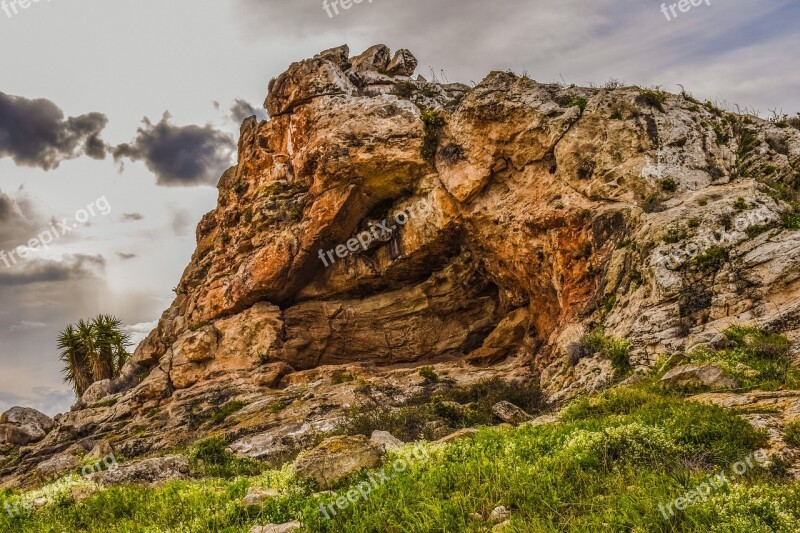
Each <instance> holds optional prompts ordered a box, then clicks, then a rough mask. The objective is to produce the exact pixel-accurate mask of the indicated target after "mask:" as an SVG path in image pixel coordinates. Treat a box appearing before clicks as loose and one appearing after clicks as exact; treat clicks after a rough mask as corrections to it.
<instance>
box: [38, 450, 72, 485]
mask: <svg viewBox="0 0 800 533" xmlns="http://www.w3.org/2000/svg"><path fill="white" fill-rule="evenodd" d="M79 466H80V461H78V458H77V457H75V456H74V455H72V454H69V453H64V454H61V455H56V456H55V457H53V458H51V459H48V460H47V461H44V462H41V463H39V464H38V465H37V466H36V470H37V471H38V472H39V473H40V474H41V475H42V476H43V477H44V478H45V479H55V478H57V477H61V476H63V475H64V474H67V473H69V472H72V471H74V470H77V468H78V467H79Z"/></svg>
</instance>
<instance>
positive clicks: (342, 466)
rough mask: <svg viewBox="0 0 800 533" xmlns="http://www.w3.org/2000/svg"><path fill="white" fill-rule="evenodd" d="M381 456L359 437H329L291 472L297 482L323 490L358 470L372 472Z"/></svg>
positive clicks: (367, 440) (308, 453)
mask: <svg viewBox="0 0 800 533" xmlns="http://www.w3.org/2000/svg"><path fill="white" fill-rule="evenodd" d="M383 454H384V450H383V447H382V446H380V445H377V444H375V443H372V442H370V441H369V439H367V438H366V437H364V436H363V435H358V436H354V437H331V438H328V439H325V440H324V441H322V443H320V444H319V446H317V447H316V448H314V449H313V450H310V451H309V452H307V453H306V454H304V455H302V456H301V457H299V458H298V459H297V461H295V463H294V471H295V473H296V474H297V476H298V477H300V478H307V479H313V480H315V481H316V482H317V484H318V486H319V488H321V489H323V490H325V489H330V488H333V487H334V486H335V485H336V483H338V482H339V481H341V480H342V479H344V478H346V477H347V476H349V475H350V474H353V473H355V472H358V471H359V470H361V469H362V468H375V467H376V466H378V465H379V464H380V462H381V456H382V455H383Z"/></svg>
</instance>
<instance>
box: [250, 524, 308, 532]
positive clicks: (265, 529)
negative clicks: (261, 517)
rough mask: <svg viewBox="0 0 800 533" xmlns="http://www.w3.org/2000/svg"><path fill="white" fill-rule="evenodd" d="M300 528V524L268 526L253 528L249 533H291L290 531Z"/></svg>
mask: <svg viewBox="0 0 800 533" xmlns="http://www.w3.org/2000/svg"><path fill="white" fill-rule="evenodd" d="M300 527H301V526H300V522H287V523H286V524H269V525H266V526H253V528H252V529H251V530H250V533H291V532H292V531H297V530H298V529H300Z"/></svg>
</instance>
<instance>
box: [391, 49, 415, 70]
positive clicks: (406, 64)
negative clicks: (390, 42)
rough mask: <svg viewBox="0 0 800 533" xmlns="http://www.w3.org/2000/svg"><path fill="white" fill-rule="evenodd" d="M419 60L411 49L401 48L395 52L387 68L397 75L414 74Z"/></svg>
mask: <svg viewBox="0 0 800 533" xmlns="http://www.w3.org/2000/svg"><path fill="white" fill-rule="evenodd" d="M418 64H419V61H417V58H416V57H414V54H412V53H411V52H410V51H409V50H406V49H405V48H401V49H400V50H398V51H397V52H396V53H395V54H394V58H392V60H391V61H390V62H389V66H387V67H386V70H387V71H388V72H389V74H392V75H395V76H413V75H414V71H415V70H417V65H418Z"/></svg>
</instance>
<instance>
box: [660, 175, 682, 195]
mask: <svg viewBox="0 0 800 533" xmlns="http://www.w3.org/2000/svg"><path fill="white" fill-rule="evenodd" d="M661 190H662V191H665V192H675V191H677V190H678V184H677V183H676V182H675V180H674V179H672V178H666V179H663V180H661Z"/></svg>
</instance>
